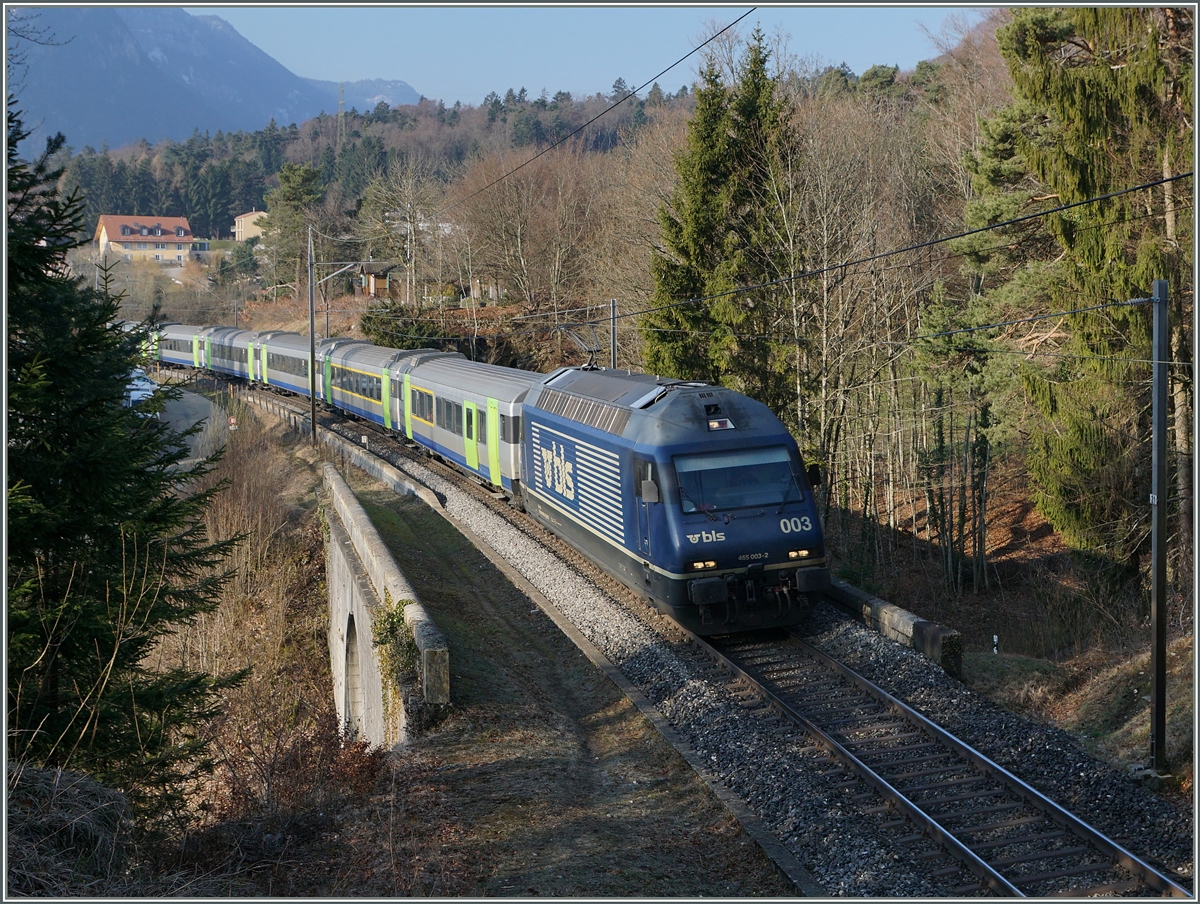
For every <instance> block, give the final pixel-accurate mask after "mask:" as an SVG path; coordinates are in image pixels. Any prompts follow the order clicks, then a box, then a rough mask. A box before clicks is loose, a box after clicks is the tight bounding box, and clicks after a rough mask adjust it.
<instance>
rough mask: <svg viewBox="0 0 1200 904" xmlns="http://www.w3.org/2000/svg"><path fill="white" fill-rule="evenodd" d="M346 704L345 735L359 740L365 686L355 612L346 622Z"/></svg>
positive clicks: (344, 709) (343, 710) (350, 738)
mask: <svg viewBox="0 0 1200 904" xmlns="http://www.w3.org/2000/svg"><path fill="white" fill-rule="evenodd" d="M345 691H346V701H345V702H346V705H345V707H344V708H343V709H342V712H343V713H345V718H346V724H345V735H346V738H347V739H348V740H351V741H357V740H358V739H359V738H361V737H362V734H363V687H362V667H361V665H360V663H359V659H358V630H357V629H356V628H355V626H354V613H353V612H352V613H350V618H349V619H348V621H347V623H346V683H345Z"/></svg>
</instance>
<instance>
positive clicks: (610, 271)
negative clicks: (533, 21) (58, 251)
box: [63, 8, 1194, 655]
mask: <svg viewBox="0 0 1200 904" xmlns="http://www.w3.org/2000/svg"><path fill="white" fill-rule="evenodd" d="M1192 38H1193V13H1192V11H1191V10H1190V9H1186V8H1179V9H1173V8H1156V9H1074V8H1073V9H1052V8H1039V9H1022V10H1016V11H1013V12H1011V13H1010V12H1008V11H1004V10H998V11H995V12H993V13H991V14H990V16H989V17H988V18H987V19H986V20H985V21H983V22H982V23H980V24H978V25H974V26H967V25H966V24H961V25H960V26H959V27H958V28H957V29H955V30H952V31H951V32H950V33H947V34H946V35H943V36H942V38H941V50H942V51H943V52H942V54H941V55H940V56H939V57H937V58H936V59H935V60H931V61H925V62H922V63H921V64H919V65H918V66H917V67H916V68H915V70H913V71H911V72H903V73H902V72H899V71H898V70H897V69H896V68H895V67H890V66H874V67H872V68H870V69H868V70H867V71H866V72H864V73H862V74H861V75H856V74H855V73H853V72H851V71H849V70H848V68H847V67H845V66H844V65H843V66H841V67H836V66H828V65H819V64H815V63H813V62H811V61H807V60H802V59H798V58H796V57H795V56H794V55H793V54H791V53H790V52H789V50H788V47H787V43H786V41H784V40H781V39H776V38H767V37H765V36H763V35H761V34H759V33H757V32H754V33H750V32H744V33H741V34H735V33H734V32H727V33H725V34H723V35H721V36H720V37H719V38H717V39H716V40H715V41H714V42H713V43H711V44H709V45H708V46H707V47H706V48H705V53H706V58H705V62H704V63H703V66H702V71H701V75H700V78H699V79H698V80H697V81H696V83H695V84H693V85H690V86H686V87H682V88H680V89H679V90H678V91H674V92H670V91H665V90H663V89H662V88H661V87H660V86H659V85H657V84H656V85H654V86H653V87H652V88H651V89H650V90H649V91H648V92H647V93H646V94H645V96H630V97H628V98H627V99H625V100H623V101H622V98H625V97H626V95H627V94H628V92H629V86H627V85H626V84H625V82H624V81H623V80H620V79H619V80H618V81H617V82H616V83H615V84H614V86H613V90H612V92H611V93H609V94H608V95H599V94H598V95H595V96H592V97H588V98H573V97H571V96H570V94H568V93H566V92H558V93H556V94H554V95H552V96H547V95H543V96H540V97H536V98H531V97H530V96H529V95H528V92H527V91H525V89H523V88H522V89H519V90H513V89H509V90H507V91H506V92H505V94H504V95H503V96H502V95H500V94H497V93H493V94H492V95H489V97H488V98H487V100H486V101H485V103H483V104H482V105H480V106H478V107H473V106H464V105H460V104H455V105H454V106H453V107H451V108H447V107H446V106H445V105H443V104H440V103H434V102H431V101H428V100H423V101H422V102H421V103H420V104H418V105H416V106H407V107H396V108H388V107H387V106H386V105H383V104H381V105H380V106H379V107H377V108H376V109H374V110H372V111H369V112H366V113H359V112H357V111H350V112H349V113H348V114H346V115H345V116H344V118H339V117H337V116H335V115H330V116H323V117H319V118H317V119H314V120H311V121H309V122H306V123H303V124H299V125H297V124H290V125H288V126H287V127H279V126H277V125H276V124H275V123H272V124H270V125H269V126H268V127H267V128H266V129H264V130H262V131H259V132H255V133H252V134H245V133H237V134H233V135H228V134H221V133H218V134H217V135H215V136H208V135H204V136H201V135H195V136H193V138H192V139H190V140H189V141H187V142H184V143H182V144H174V143H165V144H163V145H161V146H157V147H150V146H147V145H145V144H142V145H137V146H133V147H129V148H122V149H120V150H116V151H113V150H107V149H105V150H102V151H101V152H99V153H97V152H96V151H95V150H93V149H87V148H85V149H84V150H83V151H82V152H80V153H78V154H76V153H67V154H66V159H65V176H64V182H63V186H64V188H65V189H67V190H70V189H73V188H79V189H80V190H81V191H82V192H83V193H84V196H85V198H86V203H87V212H86V216H87V222H89V223H91V224H93V226H94V223H95V217H97V216H99V215H100V214H101V213H145V212H149V211H154V212H156V213H161V214H163V215H172V214H174V215H186V216H188V217H189V218H190V220H191V222H192V225H193V228H194V230H195V232H196V233H197V234H199V235H207V236H210V237H212V238H219V237H221V236H224V235H227V234H228V232H229V231H230V229H231V227H232V223H233V217H234V216H236V215H237V214H239V213H244V212H246V211H249V210H251V209H252V208H253V209H264V208H265V209H266V210H268V211H269V216H268V220H267V223H268V233H267V235H266V236H265V237H264V240H263V242H262V243H261V248H260V250H259V253H258V254H257V255H256V256H255V257H256V259H257V265H256V266H257V269H258V272H259V274H260V277H261V283H262V286H263V287H264V289H266V290H268V291H271V292H273V293H275V294H280V293H282V294H285V295H287V294H294V295H296V296H297V297H307V292H308V288H307V284H306V271H305V266H304V265H305V260H306V254H307V245H306V241H307V230H308V227H309V226H311V227H313V229H314V232H315V234H316V236H317V239H316V257H317V260H319V261H338V262H343V261H368V260H369V261H378V262H388V263H392V264H394V265H395V266H396V269H395V270H394V271H393V273H394V276H393V278H394V279H398V281H399V282H400V283H402V289H401V291H400V292H399V293H397V295H396V297H394V298H392V299H389V300H387V301H384V302H382V303H381V304H380V305H379V306H377V307H374V308H372V309H371V310H369V311H364V318H363V329H364V331H365V332H366V333H367V335H369V336H370V337H371V338H372V339H373V340H374V341H376V342H379V343H382V344H394V345H397V346H401V347H403V346H404V344H405V343H408V342H412V343H417V344H428V343H429V342H430V341H433V340H435V339H438V338H441V339H444V340H447V341H451V342H457V343H458V344H459V347H460V348H463V349H464V351H466V352H467V353H469V354H473V355H479V356H483V357H485V358H486V359H488V360H494V361H498V362H500V363H508V364H520V365H522V366H529V367H534V368H544V367H548V366H551V365H553V364H556V363H561V362H562V361H564V360H577V361H582V360H583V355H582V354H581V353H580V352H579V351H578V349H577V347H576V346H575V345H573V344H572V343H571V342H570V341H566V342H564V341H562V340H563V337H564V335H567V334H566V333H564V332H563V330H565V329H570V330H572V331H573V333H574V334H575V335H576V336H578V337H581V339H582V341H583V344H587V343H588V342H590V341H591V340H592V339H593V338H594V337H595V336H599V337H600V338H599V340H598V342H597V344H596V346H595V348H596V349H597V350H602V351H603V352H604V354H603V356H602V357H601V358H600V360H601V362H605V361H606V360H607V345H606V343H607V322H606V318H607V316H608V309H609V299H616V300H617V305H618V311H619V314H620V329H619V339H618V346H619V348H618V363H619V364H620V365H621V366H630V367H634V368H638V369H647V370H650V371H652V372H657V373H663V374H670V375H673V376H679V377H688V378H700V379H707V380H713V381H716V382H721V383H723V384H725V385H729V386H731V387H733V388H736V389H738V390H741V391H743V392H746V393H748V394H750V395H752V396H754V397H756V398H759V399H760V400H762V401H763V402H765V403H767V404H768V405H770V406H771V407H772V409H773V410H775V411H776V413H777V414H778V415H779V416H780V417H781V419H783V420H784V422H785V423H787V424H788V425H789V427H791V428H792V429H793V431H794V432H795V434H796V436H797V437H798V440H799V442H800V445H801V448H802V450H803V452H804V454H805V455H806V457H807V458H809V459H810V460H812V461H816V462H818V463H820V465H821V466H822V469H823V470H824V471H825V472H826V473H827V474H828V480H827V489H826V491H825V498H824V503H825V513H826V516H827V517H828V518H830V519H831V522H832V523H831V528H832V530H833V531H834V532H835V533H836V534H837V536H839V537H840V538H842V542H843V543H844V544H846V545H845V547H844V549H843V550H842V553H843V555H842V558H843V560H844V561H846V562H849V563H853V568H854V569H855V573H854V574H853V575H850V577H851V578H852V579H853V580H855V582H856V583H860V584H861V585H863V586H867V587H872V586H881V584H883V583H884V582H886V580H887V577H888V575H891V574H894V573H895V572H896V571H897V569H898V568H899V567H900V565H901V564H906V565H909V566H911V565H912V564H913V563H919V564H920V566H921V567H922V568H925V569H926V570H932V571H934V572H936V573H937V574H938V575H939V576H940V581H941V583H942V585H943V588H944V590H945V591H946V592H947V593H950V594H959V595H961V594H969V593H980V592H987V591H996V590H997V589H998V582H1001V581H1002V578H1003V576H1002V575H1001V574H1000V572H999V571H997V570H996V569H995V567H994V566H993V563H992V558H993V557H994V556H995V555H996V549H995V541H994V536H993V535H994V532H995V528H996V517H997V516H996V514H995V510H996V500H995V489H996V487H997V484H998V481H999V480H1000V479H1001V477H1002V476H1004V479H1005V480H1006V481H1008V483H1007V484H1006V485H1010V486H1011V485H1016V486H1019V487H1021V492H1022V493H1023V494H1024V495H1023V497H1022V499H1021V500H1020V502H1021V504H1027V505H1028V506H1029V507H1032V506H1036V508H1037V510H1038V511H1039V512H1040V513H1041V516H1042V517H1044V518H1045V519H1046V520H1047V521H1048V522H1049V524H1050V525H1052V527H1053V529H1054V530H1055V531H1056V532H1057V534H1058V535H1059V536H1060V537H1061V539H1062V541H1063V542H1064V543H1065V544H1067V545H1069V546H1070V547H1071V548H1072V549H1073V550H1074V553H1073V555H1072V558H1071V559H1070V561H1071V562H1072V565H1071V568H1072V569H1073V570H1072V571H1071V572H1070V573H1069V574H1068V575H1066V576H1064V575H1061V574H1060V575H1053V576H1051V577H1053V580H1048V581H1046V582H1044V584H1045V586H1046V587H1050V586H1054V587H1066V588H1067V590H1064V591H1062V592H1063V595H1062V597H1061V598H1055V599H1054V600H1051V601H1050V603H1052V605H1049V604H1048V605H1047V609H1048V610H1049V611H1052V612H1053V613H1055V618H1054V619H1051V620H1050V621H1049V622H1047V623H1045V624H1037V625H1030V626H1028V632H1026V633H1028V634H1029V637H1028V638H1027V641H1028V643H1029V644H1030V649H1029V652H1036V653H1038V654H1041V655H1047V654H1057V653H1060V652H1062V651H1064V650H1070V649H1078V648H1080V647H1081V646H1083V645H1086V643H1087V642H1088V641H1089V640H1090V639H1091V638H1090V637H1088V636H1084V635H1086V634H1089V633H1090V632H1093V631H1102V630H1105V627H1104V626H1105V625H1120V626H1125V627H1127V626H1129V625H1138V624H1140V623H1141V619H1142V617H1143V616H1144V614H1145V602H1144V601H1145V595H1144V593H1143V592H1142V587H1143V584H1144V582H1145V575H1146V565H1147V561H1146V560H1147V557H1148V553H1149V548H1150V517H1149V514H1150V513H1149V504H1148V503H1147V501H1146V500H1147V499H1148V498H1149V482H1150V470H1149V462H1150V444H1149V436H1150V366H1149V358H1150V312H1149V308H1148V306H1147V305H1145V304H1128V302H1129V301H1130V300H1132V299H1145V298H1147V297H1148V296H1149V295H1150V293H1151V291H1152V284H1153V281H1154V280H1156V279H1165V280H1167V281H1168V283H1169V286H1170V305H1171V317H1172V334H1171V358H1172V361H1171V365H1172V366H1171V367H1170V379H1171V386H1170V396H1169V398H1170V406H1171V412H1170V414H1171V420H1170V430H1171V441H1170V446H1171V469H1172V471H1171V473H1172V486H1173V492H1172V495H1171V498H1170V500H1169V505H1170V524H1171V538H1170V549H1171V577H1172V585H1173V587H1174V588H1175V597H1174V599H1175V604H1174V606H1175V608H1174V610H1173V611H1174V613H1175V615H1174V617H1175V618H1176V619H1177V620H1178V622H1179V624H1181V625H1182V624H1184V623H1185V622H1186V623H1188V624H1190V618H1191V613H1190V608H1189V607H1190V603H1189V602H1188V593H1189V590H1188V588H1190V586H1191V568H1192V562H1191V548H1192V535H1191V523H1192V495H1193V488H1192V486H1191V471H1192V466H1191V462H1192V454H1193V450H1192V411H1193V398H1194V396H1193V381H1192V369H1191V367H1192V359H1191V354H1192V351H1191V350H1192V336H1191V332H1190V330H1191V324H1192V320H1193V291H1194V286H1193V282H1192V269H1193V263H1194V260H1193V242H1194V235H1193V233H1192V222H1193V217H1192V215H1191V210H1192V205H1193V197H1194V188H1193V180H1192V178H1191V173H1192V166H1193V159H1192V148H1193V124H1192V120H1191V117H1190V111H1191V110H1192V106H1193V95H1192V92H1193V59H1192ZM618 102H619V103H618ZM613 104H616V106H615V108H614V109H612V110H611V112H608V113H606V114H605V115H603V116H602V117H600V118H599V119H595V118H596V117H597V116H599V115H600V114H601V113H602V112H604V111H605V110H606V109H607V108H608V107H610V106H612V105H613ZM593 119H595V121H594V122H593V121H592V120H593ZM68 137H69V136H68ZM559 141H561V142H562V143H561V144H559V145H557V146H556V147H554V148H553V149H552V150H549V151H548V152H547V148H549V147H550V146H551V145H552V144H554V143H555V142H559ZM1097 199H1099V200H1097ZM947 237H957V238H954V239H953V240H950V241H942V240H943V239H946V238H947ZM329 272H331V271H330V270H328V269H327V270H325V271H323V273H321V274H318V275H319V277H321V276H324V275H325V274H327V273H329ZM397 274H398V276H397ZM344 287H345V285H344V283H340V284H339V283H324V284H323V285H322V286H321V288H320V291H321V292H322V293H323V296H324V297H326V298H328V297H329V295H330V294H331V293H332V294H333V295H336V294H338V293H339V291H340V290H343V289H344ZM464 299H468V300H473V302H474V303H475V304H481V303H490V302H503V303H504V304H505V305H508V306H511V307H512V313H513V315H514V316H520V317H521V318H522V319H521V320H519V321H513V322H512V323H511V324H509V325H508V328H507V329H506V330H504V331H503V335H495V331H494V330H493V335H491V336H487V335H482V334H480V333H479V332H478V330H476V331H475V332H473V333H471V334H470V335H467V334H465V333H464V331H463V326H462V321H460V320H454V319H448V318H447V316H446V308H447V307H455V308H457V307H458V306H459V305H460V304H462V303H463V300H464ZM352 301H358V300H353V299H352ZM589 321H600V323H599V325H598V327H597V331H596V332H595V333H593V332H592V327H591V326H589V325H588V322H589ZM571 324H576V325H575V326H571ZM554 330H557V332H552V331H554ZM552 339H553V341H551V340H552ZM573 355H574V356H575V357H574V358H572V357H571V356H573ZM1012 475H1018V476H1019V478H1020V479H1019V480H1017V481H1016V483H1015V484H1014V483H1013V480H1014V479H1015V478H1013V477H1012ZM1007 501H1008V502H1011V501H1012V500H1011V499H1009V500H1007ZM990 537H992V538H991V539H989V538H990ZM1025 577H1026V578H1030V579H1034V581H1035V582H1036V577H1037V576H1031V575H1026V576H1025ZM1045 592H1046V593H1051V592H1058V591H1051V590H1046V591H1045ZM1082 612H1088V613H1091V616H1089V617H1088V618H1083V617H1081V615H1080V613H1082ZM1023 627H1024V626H1023Z"/></svg>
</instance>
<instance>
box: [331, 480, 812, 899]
mask: <svg viewBox="0 0 1200 904" xmlns="http://www.w3.org/2000/svg"><path fill="white" fill-rule="evenodd" d="M350 483H351V486H352V487H353V488H354V489H355V491H356V493H358V495H359V497H360V499H361V500H362V501H363V503H364V506H365V508H366V509H367V511H368V514H369V515H370V516H371V518H372V519H373V520H374V522H375V523H376V525H377V526H378V527H379V529H380V531H381V533H382V534H383V535H384V537H385V539H386V541H387V542H388V544H389V546H390V547H391V548H392V551H393V554H394V555H395V557H396V560H397V563H398V564H399V565H400V568H401V570H402V571H403V572H404V573H405V575H406V576H407V577H408V579H409V581H410V582H411V583H412V584H413V587H414V589H415V590H416V592H417V594H418V596H419V597H420V599H421V601H422V602H423V603H424V604H425V606H426V607H427V608H428V609H429V610H430V612H431V613H432V615H433V617H434V619H435V620H436V621H437V623H438V625H439V626H440V627H441V629H442V630H443V632H445V634H446V635H447V636H448V638H449V640H450V647H451V650H452V651H453V653H452V657H451V687H452V707H451V713H450V715H449V716H448V717H447V718H446V719H445V720H444V721H443V722H442V723H441V724H439V725H438V726H436V728H434V729H433V730H432V731H430V732H429V733H427V734H426V735H424V736H422V737H420V738H418V739H417V740H416V741H415V742H414V743H413V744H412V745H411V746H410V747H409V748H408V749H407V750H405V751H404V752H402V753H401V754H399V755H398V756H397V757H396V759H395V765H394V767H393V768H392V771H391V773H390V775H389V776H388V777H387V779H386V780H385V781H386V783H387V784H388V788H387V789H386V791H383V792H382V793H380V794H377V795H376V796H375V797H373V798H372V799H371V800H370V801H369V802H368V803H367V804H366V806H364V807H363V808H362V809H361V811H359V812H356V813H355V814H353V817H352V818H351V819H347V820H346V821H345V822H344V823H343V825H342V827H341V830H340V832H339V836H340V837H339V845H340V846H342V849H343V851H344V853H345V854H346V855H347V860H346V861H345V864H344V865H345V867H346V868H345V869H339V870H338V871H337V872H338V873H339V874H340V875H338V876H334V875H331V876H330V880H331V881H330V886H329V887H328V888H326V889H321V890H315V889H314V890H313V891H312V892H311V893H316V894H347V893H349V894H365V895H380V896H393V895H402V896H410V895H412V896H416V895H433V896H482V895H489V896H503V895H515V896H534V895H540V896H572V895H575V896H578V895H603V896H619V897H644V896H688V897H696V896H701V895H703V896H713V895H720V896H745V895H755V896H764V895H765V896H789V895H794V894H796V890H795V887H794V886H793V885H792V884H791V883H790V882H789V881H788V880H787V879H786V878H785V877H784V876H783V875H782V874H781V873H780V872H779V871H778V870H777V869H776V868H775V866H774V865H773V864H772V863H771V862H770V861H769V860H768V859H767V858H766V856H765V855H764V854H763V853H762V851H761V849H759V847H758V846H757V844H755V843H754V841H753V840H752V839H750V838H749V836H747V835H746V834H745V832H743V831H742V829H741V828H740V826H739V825H738V824H737V823H736V822H735V821H734V820H733V818H732V817H731V816H730V815H729V814H728V811H727V810H725V808H724V807H723V806H722V805H721V804H720V802H719V801H718V800H717V799H716V798H715V797H714V796H713V795H712V793H711V792H710V791H709V790H708V789H707V788H706V787H705V786H704V784H703V783H702V782H701V781H700V779H699V778H698V777H697V776H696V775H695V773H693V772H692V770H691V769H690V768H689V767H688V766H687V764H686V763H685V762H684V761H683V759H682V758H681V757H680V756H679V755H678V754H677V753H676V752H675V751H674V750H673V749H672V748H671V747H670V746H668V745H667V743H666V742H665V741H664V740H663V739H662V738H661V737H660V736H659V735H658V734H657V732H655V730H654V729H653V728H652V727H651V726H650V724H649V723H648V722H647V721H646V720H645V719H644V718H643V717H642V716H641V714H640V713H639V712H638V711H637V709H636V708H635V707H634V706H633V705H632V704H631V703H630V702H629V701H628V700H626V699H625V697H624V696H623V695H622V694H620V692H619V691H618V690H617V689H616V688H615V687H614V686H613V685H612V684H611V683H610V682H609V681H608V680H607V679H606V678H605V677H604V676H603V675H602V674H600V673H599V672H598V671H597V670H596V669H595V668H594V667H593V666H592V665H591V663H589V662H588V661H587V659H586V658H585V657H584V656H583V654H582V653H580V652H579V651H578V650H577V649H576V648H575V647H574V645H573V644H572V643H571V642H570V641H569V640H568V639H567V638H566V637H565V636H563V635H562V634H561V632H560V631H559V630H558V629H557V628H556V627H555V626H554V624H553V623H552V622H551V621H550V620H549V619H547V618H546V617H545V615H543V614H542V612H541V611H540V610H539V609H537V607H536V606H535V605H533V603H532V602H530V600H529V599H528V598H526V597H525V596H524V595H523V594H522V593H521V592H520V591H518V590H517V589H516V588H514V587H513V586H512V585H511V584H510V583H509V582H508V581H507V580H506V579H505V578H504V576H503V575H502V574H500V573H499V572H498V571H497V570H496V569H495V567H494V566H493V565H492V564H491V563H490V562H489V561H488V560H487V559H486V558H485V557H484V556H483V555H482V554H481V553H480V552H478V551H477V550H476V549H475V548H474V547H472V546H471V545H470V544H469V543H467V542H466V541H465V540H464V539H463V538H462V536H461V535H460V534H459V533H458V532H457V531H456V530H455V529H454V528H453V527H452V526H451V525H449V524H448V523H447V522H446V521H445V520H443V519H442V518H441V517H440V516H439V515H437V514H436V513H434V512H432V511H430V510H429V509H428V508H427V507H426V506H425V505H424V503H422V502H420V501H419V500H416V499H413V498H412V497H397V496H396V495H395V494H393V493H392V492H391V491H390V490H387V489H385V488H383V487H381V486H380V485H378V484H374V483H373V482H370V481H368V480H367V479H365V478H362V477H359V476H355V474H352V475H351V480H350Z"/></svg>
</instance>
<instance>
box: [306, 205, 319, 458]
mask: <svg viewBox="0 0 1200 904" xmlns="http://www.w3.org/2000/svg"><path fill="white" fill-rule="evenodd" d="M315 269H316V264H315V262H314V261H313V239H312V226H311V225H310V226H309V227H308V401H309V415H310V416H311V418H312V444H313V448H314V449H315V448H317V368H316V361H317V296H316V291H317V286H316V282H315V280H314V279H313V273H314V270H315Z"/></svg>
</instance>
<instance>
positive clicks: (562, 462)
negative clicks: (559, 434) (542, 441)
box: [538, 443, 575, 499]
mask: <svg viewBox="0 0 1200 904" xmlns="http://www.w3.org/2000/svg"><path fill="white" fill-rule="evenodd" d="M550 446H551V448H549V449H547V448H546V447H545V446H539V447H538V451H539V452H541V453H542V474H543V478H542V479H543V480H545V481H546V486H547V487H549V488H550V489H552V490H554V492H556V493H558V495H559V496H562V497H563V498H564V499H574V498H575V463H574V462H572V461H568V460H567V450H566V447H565V446H560V445H559V444H558V443H551V444H550Z"/></svg>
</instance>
